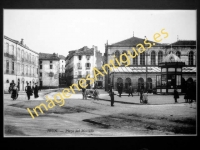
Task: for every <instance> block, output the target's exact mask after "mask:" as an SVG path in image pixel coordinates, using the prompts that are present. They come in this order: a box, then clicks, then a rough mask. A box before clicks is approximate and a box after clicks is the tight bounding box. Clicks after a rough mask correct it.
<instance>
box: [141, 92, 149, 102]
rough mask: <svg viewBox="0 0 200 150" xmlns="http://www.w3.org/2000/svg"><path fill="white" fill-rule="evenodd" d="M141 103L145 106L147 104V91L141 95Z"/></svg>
mask: <svg viewBox="0 0 200 150" xmlns="http://www.w3.org/2000/svg"><path fill="white" fill-rule="evenodd" d="M142 101H143V103H145V104H147V103H148V92H147V90H145V91H144V93H143V97H142Z"/></svg>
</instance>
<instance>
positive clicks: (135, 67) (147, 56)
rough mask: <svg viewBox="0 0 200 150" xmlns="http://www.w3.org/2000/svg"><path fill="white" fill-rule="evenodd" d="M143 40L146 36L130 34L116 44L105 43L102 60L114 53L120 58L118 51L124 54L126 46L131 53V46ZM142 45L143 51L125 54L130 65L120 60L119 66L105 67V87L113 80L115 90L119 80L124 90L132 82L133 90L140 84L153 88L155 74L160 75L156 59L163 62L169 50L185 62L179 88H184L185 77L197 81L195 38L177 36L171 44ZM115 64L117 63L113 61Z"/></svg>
mask: <svg viewBox="0 0 200 150" xmlns="http://www.w3.org/2000/svg"><path fill="white" fill-rule="evenodd" d="M144 40H145V39H142V38H137V37H131V38H129V39H126V40H123V41H121V42H118V43H115V44H111V45H108V44H106V45H105V57H106V59H105V62H106V63H109V61H110V60H111V59H112V60H114V56H115V57H116V58H119V57H120V55H121V54H124V53H126V54H127V52H128V50H129V51H131V54H132V55H135V53H134V51H133V50H132V48H135V49H136V50H137V49H138V48H136V46H137V44H143V45H144ZM150 42H151V41H150ZM151 43H155V42H151ZM148 46H149V45H148ZM144 47H145V51H144V52H143V53H139V55H138V56H136V57H135V58H131V57H130V56H129V55H128V54H127V56H128V59H129V60H130V65H129V66H125V65H126V64H122V63H121V65H120V66H119V67H118V68H115V69H113V70H112V71H109V70H108V71H109V75H107V76H106V77H105V83H106V85H105V89H106V90H107V89H108V85H109V84H112V85H113V86H114V89H115V90H117V86H118V84H121V85H123V90H124V91H126V90H127V88H128V86H129V85H132V86H133V88H134V89H135V90H137V89H141V88H143V89H144V88H145V89H148V90H150V89H155V88H156V84H158V82H157V80H156V77H157V76H160V75H161V67H159V63H161V62H163V60H164V59H165V57H167V56H168V55H169V54H170V53H172V54H174V55H176V56H178V57H179V58H180V59H181V61H183V62H184V63H185V66H184V67H183V68H182V74H181V75H182V78H181V85H182V87H181V90H179V92H184V91H185V90H184V85H185V82H187V81H188V80H189V81H192V82H196V41H183V40H179V41H177V42H174V43H172V44H160V43H155V45H153V46H152V47H151V48H147V47H146V46H145V45H144ZM122 59H123V57H122ZM115 64H117V63H116V61H115ZM169 80H170V79H169ZM161 86H163V85H161Z"/></svg>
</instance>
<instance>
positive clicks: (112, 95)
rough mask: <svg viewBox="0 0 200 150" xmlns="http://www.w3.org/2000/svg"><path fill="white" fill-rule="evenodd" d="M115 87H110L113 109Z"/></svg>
mask: <svg viewBox="0 0 200 150" xmlns="http://www.w3.org/2000/svg"><path fill="white" fill-rule="evenodd" d="M112 88H113V86H112V85H111V86H110V90H109V95H110V98H111V106H112V107H113V106H114V92H113V89H112Z"/></svg>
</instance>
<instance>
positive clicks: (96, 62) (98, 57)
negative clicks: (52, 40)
mask: <svg viewBox="0 0 200 150" xmlns="http://www.w3.org/2000/svg"><path fill="white" fill-rule="evenodd" d="M102 64H103V62H102V53H101V52H100V51H99V50H98V49H97V47H96V46H93V47H92V48H88V47H87V46H84V47H83V48H80V49H78V50H72V51H69V54H68V56H67V57H66V78H67V82H68V83H67V85H68V86H70V85H72V84H74V83H75V84H77V85H78V81H79V80H80V79H81V78H86V76H87V75H88V74H90V77H91V78H93V77H94V74H93V68H94V67H97V68H98V67H101V65H102ZM87 84H88V87H87V88H88V89H90V88H92V87H94V84H95V85H97V86H98V87H99V88H100V87H103V86H104V79H103V78H101V77H99V78H98V80H97V81H96V82H95V83H92V84H90V80H87Z"/></svg>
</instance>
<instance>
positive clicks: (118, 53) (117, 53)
mask: <svg viewBox="0 0 200 150" xmlns="http://www.w3.org/2000/svg"><path fill="white" fill-rule="evenodd" d="M115 58H117V60H118V61H119V62H120V52H119V51H116V52H115ZM115 65H116V66H119V65H118V63H117V61H116V60H115Z"/></svg>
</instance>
